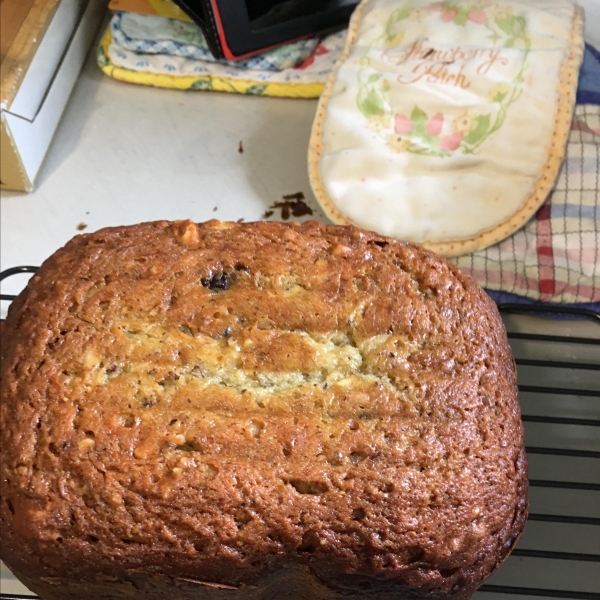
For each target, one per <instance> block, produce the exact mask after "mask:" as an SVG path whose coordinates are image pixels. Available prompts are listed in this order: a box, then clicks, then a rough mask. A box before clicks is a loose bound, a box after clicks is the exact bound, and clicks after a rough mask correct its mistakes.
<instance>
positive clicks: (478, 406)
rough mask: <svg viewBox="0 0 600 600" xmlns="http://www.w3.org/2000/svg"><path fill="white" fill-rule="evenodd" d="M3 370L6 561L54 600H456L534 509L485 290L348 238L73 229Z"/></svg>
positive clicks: (17, 331)
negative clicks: (404, 598) (84, 231)
mask: <svg viewBox="0 0 600 600" xmlns="http://www.w3.org/2000/svg"><path fill="white" fill-rule="evenodd" d="M1 375H2V404H1V412H0V426H1V428H2V439H1V453H2V454H1V459H2V460H1V475H2V479H1V485H2V487H1V494H2V497H1V502H0V510H1V512H0V515H1V523H0V524H1V536H2V545H1V558H2V559H3V560H4V561H5V562H6V563H7V564H8V566H9V567H10V568H12V569H13V570H14V571H15V573H16V574H17V575H18V576H19V577H20V578H22V580H23V581H24V582H25V584H26V585H28V586H29V587H30V588H31V589H32V590H33V591H35V592H37V593H38V594H40V595H41V596H42V598H44V599H49V600H54V599H56V600H66V599H69V600H70V599H74V598H82V597H90V598H92V597H93V598H98V599H104V598H106V599H108V598H111V599H113V598H114V599H121V598H138V597H142V596H143V597H146V598H164V597H166V595H167V594H168V597H170V598H173V599H174V600H176V599H181V600H184V599H186V600H187V599H188V598H195V599H196V598H198V599H200V598H207V599H209V598H210V599H212V598H256V599H259V598H265V600H266V598H271V597H273V598H274V597H277V598H300V597H302V598H303V599H310V598H314V599H321V598H323V599H329V598H368V597H376V598H382V599H385V598H390V599H391V598H397V597H398V594H399V593H400V594H401V595H406V596H410V597H414V598H467V597H468V596H469V595H470V594H471V593H472V592H473V591H474V590H475V589H476V588H477V587H478V586H479V585H480V584H481V582H482V581H483V580H484V579H485V577H487V576H488V575H489V573H491V572H492V571H493V570H494V569H495V568H496V566H497V565H498V564H499V563H500V562H501V561H502V560H503V559H504V558H505V557H506V556H507V555H508V553H509V552H510V549H511V548H512V546H513V545H514V543H515V541H516V539H517V538H518V536H519V535H520V532H521V531H522V528H523V525H524V521H525V518H526V513H527V478H526V462H525V455H524V450H523V429H522V424H521V419H520V411H519V405H518V400H517V388H516V377H515V368H514V361H513V359H512V355H511V353H510V349H509V346H508V343H507V339H506V333H505V331H504V327H503V324H502V321H501V319H500V317H499V315H498V312H497V309H496V307H495V305H494V303H493V302H492V301H491V300H490V299H489V297H488V296H487V295H486V294H485V293H484V292H483V290H481V288H479V287H478V286H477V285H476V284H475V283H474V282H473V281H472V280H471V279H470V278H469V277H468V276H466V275H464V274H463V273H462V272H461V271H459V270H458V269H457V268H456V267H454V266H452V265H450V264H449V263H447V262H446V261H445V260H444V259H442V258H440V257H438V256H436V255H434V254H433V253H431V252H429V251H427V250H424V249H422V248H419V247H417V246H413V245H410V244H406V243H403V242H399V241H396V240H392V239H387V238H383V237H381V236H378V235H376V234H372V233H367V232H364V231H360V230H358V229H355V228H353V227H339V226H323V225H320V224H318V223H316V222H308V223H305V224H303V225H298V224H296V223H293V224H289V225H288V224H281V223H266V222H263V223H248V224H232V223H221V222H219V221H210V222H208V223H205V224H201V225H195V224H193V223H191V222H189V221H186V222H176V223H170V222H156V223H145V224H141V225H137V226H131V227H120V228H111V229H104V230H101V231H99V232H97V233H93V234H87V235H80V236H77V237H75V238H74V239H73V240H72V241H70V242H69V243H68V244H67V245H66V246H65V247H64V248H63V249H61V250H59V251H58V252H57V253H56V254H54V255H53V256H52V257H51V258H50V259H48V261H46V262H45V264H44V265H43V266H42V268H41V269H40V270H39V271H38V273H37V274H36V275H35V276H34V277H33V278H32V279H31V280H30V283H29V285H28V286H27V288H26V290H25V291H24V292H23V293H22V294H21V295H20V296H19V298H18V299H17V300H16V301H15V302H14V303H13V304H12V305H11V308H10V311H9V315H8V319H7V323H6V327H5V330H4V334H3V336H2V365H1ZM269 590H270V591H269ZM274 590H277V594H275V591H274ZM265 594H266V595H265ZM269 594H270V595H269ZM273 594H275V595H273ZM298 594H300V595H298Z"/></svg>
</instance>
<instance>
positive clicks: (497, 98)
mask: <svg viewBox="0 0 600 600" xmlns="http://www.w3.org/2000/svg"><path fill="white" fill-rule="evenodd" d="M511 89H512V88H511V86H510V85H509V84H508V83H497V84H496V85H494V86H493V87H492V89H491V90H490V93H489V94H488V100H489V101H490V102H502V100H504V98H506V96H508V94H509V93H510V90H511Z"/></svg>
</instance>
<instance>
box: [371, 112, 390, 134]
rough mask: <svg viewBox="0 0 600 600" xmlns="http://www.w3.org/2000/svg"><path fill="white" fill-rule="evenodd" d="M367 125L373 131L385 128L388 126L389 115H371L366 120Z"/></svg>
mask: <svg viewBox="0 0 600 600" xmlns="http://www.w3.org/2000/svg"><path fill="white" fill-rule="evenodd" d="M367 126H368V127H369V129H372V130H374V131H379V130H380V129H387V128H388V127H389V126H390V117H389V115H385V114H383V115H373V116H372V117H370V118H369V120H368V121H367Z"/></svg>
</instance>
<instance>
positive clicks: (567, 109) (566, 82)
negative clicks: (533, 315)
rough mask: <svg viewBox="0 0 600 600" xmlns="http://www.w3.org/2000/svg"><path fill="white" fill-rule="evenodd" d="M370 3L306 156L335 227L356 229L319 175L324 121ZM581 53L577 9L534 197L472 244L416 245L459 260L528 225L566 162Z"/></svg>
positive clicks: (356, 22) (353, 27)
mask: <svg viewBox="0 0 600 600" xmlns="http://www.w3.org/2000/svg"><path fill="white" fill-rule="evenodd" d="M369 1H370V0H363V1H362V2H361V3H360V4H359V5H358V7H357V8H356V10H355V11H354V13H353V15H352V19H351V20H350V26H349V28H348V37H347V39H346V46H345V48H344V52H343V54H342V56H341V57H340V59H339V61H338V62H337V65H336V67H335V69H334V70H333V71H332V73H331V74H330V75H329V79H328V80H327V84H326V85H325V90H324V91H323V94H321V97H320V99H319V105H318V107H317V113H316V116H315V120H314V122H313V126H312V132H311V137H310V144H309V150H308V174H309V178H310V184H311V187H312V189H313V192H314V194H315V197H316V198H317V200H318V201H319V204H320V205H321V207H322V208H323V211H324V212H325V214H326V215H327V216H328V217H329V218H330V219H331V220H332V221H333V222H334V223H337V224H339V225H352V224H354V225H356V223H354V222H353V221H352V219H350V218H348V217H347V216H346V215H345V214H344V213H343V212H342V211H341V210H340V209H339V208H338V207H337V206H336V205H335V203H334V202H333V201H332V200H331V198H330V197H329V194H328V193H327V190H326V189H325V186H324V185H323V180H322V178H321V171H320V163H321V156H322V153H323V122H324V120H325V111H326V109H327V104H328V102H329V100H330V98H331V95H332V93H333V86H334V83H335V79H336V75H337V71H338V69H339V67H340V66H341V65H342V63H343V62H344V61H345V60H346V59H347V58H348V56H349V54H350V50H351V49H352V46H353V45H354V43H355V42H356V39H357V37H358V31H359V28H360V22H361V18H362V12H363V11H364V9H365V7H366V6H367V4H368V3H369ZM583 48H584V42H583V10H582V9H581V8H580V7H576V9H575V13H574V17H573V24H572V27H571V39H570V45H569V51H568V53H567V55H566V56H565V58H564V59H563V61H562V63H561V66H560V85H559V90H558V102H557V108H556V114H555V117H554V122H555V126H554V131H553V134H552V140H551V142H550V147H549V149H548V159H547V160H546V163H545V164H544V166H543V168H542V173H541V174H540V176H539V177H538V179H537V181H536V182H535V186H534V189H533V191H532V193H531V194H530V195H529V197H528V198H527V199H526V200H525V203H524V204H523V206H521V208H520V209H519V210H518V211H517V212H516V213H515V214H514V215H512V216H511V217H510V218H509V219H507V220H506V221H504V222H503V223H500V224H498V225H497V226H495V227H494V228H492V229H490V230H488V231H484V232H482V233H480V234H478V235H476V236H474V237H472V238H469V239H458V240H451V241H448V242H436V241H431V240H426V241H424V242H420V244H421V245H422V246H423V247H425V248H428V249H429V250H433V251H434V252H437V253H438V254H441V255H442V256H446V257H453V256H462V255H463V254H469V253H472V252H476V251H477V250H482V249H484V248H487V247H489V246H492V245H493V244H497V243H498V242H501V241H502V240H503V239H505V238H507V237H508V236H510V235H512V234H513V233H514V232H515V231H517V230H519V229H521V227H523V226H524V225H525V223H527V221H529V219H531V217H532V216H533V215H534V214H535V212H536V211H537V210H538V208H539V207H540V206H541V205H542V204H543V203H544V201H545V200H546V198H548V195H549V194H550V192H551V191H552V188H553V187H554V184H555V183H556V179H557V178H558V173H559V171H560V166H561V164H562V161H563V158H564V156H565V149H566V147H567V140H568V137H569V131H570V129H571V121H572V119H573V110H574V109H575V98H576V90H577V78H578V74H579V69H580V67H581V62H582V60H583Z"/></svg>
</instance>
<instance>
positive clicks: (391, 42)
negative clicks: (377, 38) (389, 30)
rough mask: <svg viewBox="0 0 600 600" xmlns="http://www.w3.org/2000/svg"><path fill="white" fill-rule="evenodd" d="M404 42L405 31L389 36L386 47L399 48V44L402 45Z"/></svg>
mask: <svg viewBox="0 0 600 600" xmlns="http://www.w3.org/2000/svg"><path fill="white" fill-rule="evenodd" d="M402 40H404V31H398V32H396V33H393V34H392V35H388V36H387V37H386V38H385V42H384V46H385V47H386V48H391V47H392V46H397V45H398V44H401V43H402Z"/></svg>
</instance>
